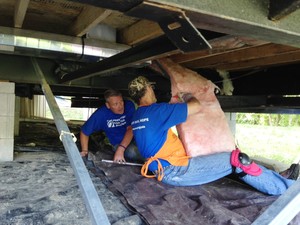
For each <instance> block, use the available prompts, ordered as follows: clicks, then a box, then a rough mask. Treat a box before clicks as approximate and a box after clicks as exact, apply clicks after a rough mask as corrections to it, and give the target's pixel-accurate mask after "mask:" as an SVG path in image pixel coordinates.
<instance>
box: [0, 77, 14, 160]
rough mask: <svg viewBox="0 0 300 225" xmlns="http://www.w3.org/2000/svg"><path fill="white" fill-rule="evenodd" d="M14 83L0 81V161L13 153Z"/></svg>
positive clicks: (11, 156)
mask: <svg viewBox="0 0 300 225" xmlns="http://www.w3.org/2000/svg"><path fill="white" fill-rule="evenodd" d="M14 93H15V84H14V83H9V82H0V103H1V110H0V161H12V160H13V155H14V120H15V94H14Z"/></svg>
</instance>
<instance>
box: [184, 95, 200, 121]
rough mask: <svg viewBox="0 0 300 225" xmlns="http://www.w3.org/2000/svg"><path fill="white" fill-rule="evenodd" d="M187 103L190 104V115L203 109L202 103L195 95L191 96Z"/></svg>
mask: <svg viewBox="0 0 300 225" xmlns="http://www.w3.org/2000/svg"><path fill="white" fill-rule="evenodd" d="M187 105H188V116H190V115H193V114H196V113H197V112H199V111H200V110H201V104H200V102H199V101H198V99H196V98H195V97H191V98H190V99H189V100H188V101H187Z"/></svg>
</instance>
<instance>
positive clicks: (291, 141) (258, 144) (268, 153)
mask: <svg viewBox="0 0 300 225" xmlns="http://www.w3.org/2000/svg"><path fill="white" fill-rule="evenodd" d="M235 138H236V142H237V144H238V146H239V148H240V149H241V150H242V151H243V152H246V153H247V154H248V155H250V156H261V157H265V158H268V159H274V160H277V161H279V162H283V163H286V164H291V163H293V162H296V161H299V159H300V127H277V126H261V125H249V124H236V135H235Z"/></svg>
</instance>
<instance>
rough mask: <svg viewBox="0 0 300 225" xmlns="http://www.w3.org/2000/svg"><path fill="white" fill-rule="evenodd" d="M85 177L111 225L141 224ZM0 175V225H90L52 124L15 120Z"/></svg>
mask: <svg viewBox="0 0 300 225" xmlns="http://www.w3.org/2000/svg"><path fill="white" fill-rule="evenodd" d="M69 127H70V130H71V129H72V130H73V132H74V131H75V132H77V133H78V131H79V127H80V126H79V125H71V126H69ZM75 132H74V134H77V133H75ZM89 173H90V176H91V179H92V181H93V183H94V185H95V188H96V190H97V193H98V194H99V198H100V200H101V203H102V205H103V207H104V209H105V212H106V214H107V217H108V219H109V221H110V223H111V224H116V225H117V224H132V225H138V224H143V221H142V220H141V219H140V217H139V216H137V215H135V214H134V213H133V212H131V211H130V210H129V209H127V208H126V207H125V206H124V205H123V204H122V203H121V201H120V200H119V199H118V197H117V196H115V195H114V194H113V193H112V192H110V191H109V190H108V189H107V187H106V185H105V184H104V183H103V181H102V180H101V179H100V178H99V177H96V176H94V174H93V173H91V172H89ZM0 177H1V179H0V202H1V204H0V221H1V222H0V224H1V225H17V224H18V225H19V224H20V225H31V224H32V225H38V224H60V225H69V224H70V225H71V224H72V225H90V224H92V223H91V220H90V218H89V215H88V212H87V210H86V208H85V204H84V200H83V198H82V196H81V193H80V190H79V187H78V184H77V181H76V178H75V176H74V173H73V169H72V167H71V165H70V163H69V160H68V157H67V155H66V153H65V151H64V149H63V146H62V143H61V142H60V140H59V138H58V133H57V130H56V127H55V125H54V124H52V123H39V122H36V123H32V122H21V124H20V135H19V137H15V156H14V161H12V162H0Z"/></svg>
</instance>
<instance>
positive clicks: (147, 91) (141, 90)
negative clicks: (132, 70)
mask: <svg viewBox="0 0 300 225" xmlns="http://www.w3.org/2000/svg"><path fill="white" fill-rule="evenodd" d="M153 84H154V82H149V80H148V79H147V78H146V77H143V76H139V77H137V78H135V79H133V80H132V81H130V83H129V84H128V92H129V95H130V96H131V98H132V99H133V100H134V101H135V102H136V103H137V104H139V105H140V104H141V101H142V100H143V101H146V102H147V103H149V104H151V103H154V102H156V101H157V100H156V97H155V93H154V91H153Z"/></svg>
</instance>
